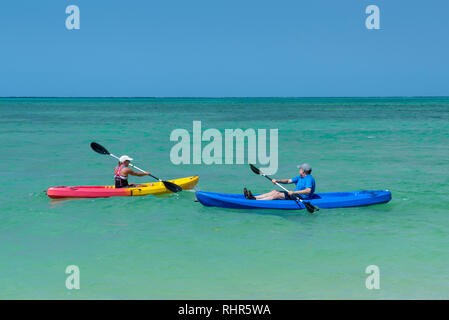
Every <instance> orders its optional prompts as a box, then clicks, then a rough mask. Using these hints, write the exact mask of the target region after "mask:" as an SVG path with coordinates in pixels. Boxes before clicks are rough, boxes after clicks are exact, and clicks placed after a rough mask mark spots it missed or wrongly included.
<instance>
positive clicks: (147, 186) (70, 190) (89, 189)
mask: <svg viewBox="0 0 449 320" xmlns="http://www.w3.org/2000/svg"><path fill="white" fill-rule="evenodd" d="M198 179H199V177H198V176H192V177H186V178H181V179H174V180H167V181H170V182H173V183H175V184H177V185H178V186H180V187H182V189H184V190H189V189H193V188H194V187H195V186H196V184H197V183H198ZM164 193H171V191H170V190H168V189H167V188H166V187H165V185H164V184H163V183H162V182H151V183H139V187H135V188H118V189H116V188H115V186H61V187H50V188H48V189H47V196H49V197H50V198H52V199H62V198H109V197H131V196H146V195H149V194H153V195H158V194H164Z"/></svg>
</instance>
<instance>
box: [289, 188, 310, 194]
mask: <svg viewBox="0 0 449 320" xmlns="http://www.w3.org/2000/svg"><path fill="white" fill-rule="evenodd" d="M311 192H312V188H306V189H304V190H299V191H290V192H289V194H309V193H311Z"/></svg>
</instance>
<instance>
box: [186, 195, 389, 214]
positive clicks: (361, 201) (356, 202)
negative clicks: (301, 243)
mask: <svg viewBox="0 0 449 320" xmlns="http://www.w3.org/2000/svg"><path fill="white" fill-rule="evenodd" d="M195 194H196V198H197V199H198V201H199V202H200V203H201V204H202V205H204V206H208V207H213V206H214V207H222V208H232V209H283V210H298V209H305V206H304V204H302V203H301V202H299V205H298V203H297V202H296V201H294V200H249V199H246V198H245V197H244V196H243V195H242V194H230V193H216V192H206V191H197V192H196V193H195ZM390 200H391V192H390V191H388V190H372V191H369V190H368V191H350V192H328V193H317V194H315V195H314V197H313V199H311V200H304V201H307V202H310V203H311V204H312V205H314V206H317V207H319V208H343V207H361V206H369V205H374V204H380V203H386V202H388V201H390Z"/></svg>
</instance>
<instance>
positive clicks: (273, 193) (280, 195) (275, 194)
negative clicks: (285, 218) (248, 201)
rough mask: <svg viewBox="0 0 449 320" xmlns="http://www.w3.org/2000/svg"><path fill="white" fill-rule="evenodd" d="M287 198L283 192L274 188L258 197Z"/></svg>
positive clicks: (264, 198) (261, 198)
mask: <svg viewBox="0 0 449 320" xmlns="http://www.w3.org/2000/svg"><path fill="white" fill-rule="evenodd" d="M282 199H285V195H284V193H283V192H280V191H277V190H273V191H271V192H269V193H265V194H261V195H259V196H257V197H256V200H282Z"/></svg>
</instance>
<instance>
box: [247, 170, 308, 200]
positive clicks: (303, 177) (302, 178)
mask: <svg viewBox="0 0 449 320" xmlns="http://www.w3.org/2000/svg"><path fill="white" fill-rule="evenodd" d="M297 167H298V169H299V176H297V177H294V178H291V179H273V180H272V182H273V183H282V184H290V183H294V184H296V188H295V190H294V191H289V192H287V191H278V190H273V191H271V192H268V193H264V194H261V195H258V196H253V195H252V193H251V191H249V190H247V189H246V188H244V189H243V193H244V195H245V198H246V199H253V200H295V199H298V198H300V199H303V200H306V199H312V197H313V194H314V193H315V179H314V178H313V176H312V175H311V173H312V167H311V166H310V165H309V164H307V163H303V164H301V165H299V166H297Z"/></svg>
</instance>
